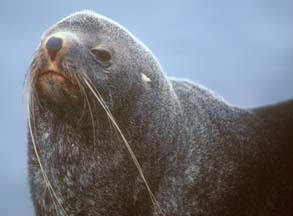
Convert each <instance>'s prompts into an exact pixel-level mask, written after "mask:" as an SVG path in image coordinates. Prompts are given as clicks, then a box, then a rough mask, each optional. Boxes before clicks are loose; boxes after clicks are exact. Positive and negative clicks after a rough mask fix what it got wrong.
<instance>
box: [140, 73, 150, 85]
mask: <svg viewBox="0 0 293 216" xmlns="http://www.w3.org/2000/svg"><path fill="white" fill-rule="evenodd" d="M141 79H142V80H143V81H144V82H146V83H150V82H152V80H151V79H150V78H149V77H148V76H147V75H145V74H144V73H141Z"/></svg>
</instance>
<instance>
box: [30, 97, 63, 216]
mask: <svg viewBox="0 0 293 216" xmlns="http://www.w3.org/2000/svg"><path fill="white" fill-rule="evenodd" d="M30 95H31V94H30V91H28V92H27V97H26V98H27V103H26V104H27V118H28V119H27V120H28V127H29V132H30V135H31V141H32V144H33V149H34V152H35V155H36V158H37V162H38V164H39V166H40V169H41V173H42V175H43V178H44V181H45V184H46V187H47V189H48V191H49V194H50V197H51V199H52V202H53V205H54V207H55V210H56V212H57V214H58V215H59V211H58V209H57V204H58V206H59V208H60V209H61V211H60V213H61V215H65V216H66V215H67V214H66V211H65V209H64V208H63V206H62V204H61V203H60V201H59V199H58V197H57V195H56V193H55V191H54V189H53V187H52V185H51V183H50V181H49V178H48V176H47V174H46V172H45V169H44V167H43V165H42V162H41V158H40V155H39V153H38V150H37V145H36V142H35V137H34V133H33V128H32V123H31V120H32V118H33V119H35V118H34V114H33V113H32V110H31V109H30V107H31V106H30V103H33V101H32V99H31V97H30ZM34 125H35V124H34ZM56 201H57V203H56Z"/></svg>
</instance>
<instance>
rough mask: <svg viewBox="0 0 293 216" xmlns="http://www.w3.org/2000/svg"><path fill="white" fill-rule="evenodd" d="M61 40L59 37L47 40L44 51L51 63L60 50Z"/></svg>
mask: <svg viewBox="0 0 293 216" xmlns="http://www.w3.org/2000/svg"><path fill="white" fill-rule="evenodd" d="M62 43H63V40H62V39H61V38H59V37H51V38H49V40H47V43H46V49H47V50H48V54H49V56H50V58H51V60H52V61H54V60H55V57H56V55H57V53H58V51H59V50H60V49H61V48H62Z"/></svg>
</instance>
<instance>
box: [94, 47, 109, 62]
mask: <svg viewBox="0 0 293 216" xmlns="http://www.w3.org/2000/svg"><path fill="white" fill-rule="evenodd" d="M91 52H92V54H93V55H94V56H95V57H96V59H97V60H98V61H100V62H103V63H107V62H109V61H110V60H111V57H112V56H111V52H110V51H109V50H106V49H105V48H93V49H91Z"/></svg>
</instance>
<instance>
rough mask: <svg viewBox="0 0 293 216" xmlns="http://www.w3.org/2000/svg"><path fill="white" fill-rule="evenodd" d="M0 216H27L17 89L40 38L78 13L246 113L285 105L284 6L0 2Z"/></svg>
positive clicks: (290, 56) (190, 0)
mask: <svg viewBox="0 0 293 216" xmlns="http://www.w3.org/2000/svg"><path fill="white" fill-rule="evenodd" d="M0 8H1V13H0V30H1V33H0V48H1V51H0V59H1V64H0V66H1V72H0V73H1V76H0V78H1V79H0V82H1V84H0V118H1V123H0V215H1V216H16V215H22V216H29V215H33V208H32V204H31V201H30V196H29V189H28V180H27V165H26V161H27V157H26V123H25V103H24V89H23V81H24V76H25V73H26V71H27V68H28V65H29V63H30V60H31V58H32V55H33V52H34V50H35V48H36V47H37V45H38V43H39V39H40V37H41V34H42V32H43V31H44V30H45V29H47V28H48V27H49V26H51V25H52V24H54V23H55V22H56V21H57V20H59V19H60V18H63V17H64V16H66V15H68V14H70V13H72V12H75V11H78V10H82V9H91V10H94V11H96V12H99V13H101V14H103V15H106V16H108V17H110V18H112V19H114V20H116V21H118V22H119V23H121V24H122V25H124V26H125V27H126V28H127V29H129V30H130V31H131V32H132V33H134V34H135V35H136V36H137V37H138V38H140V39H141V40H142V41H143V42H144V43H145V44H146V45H147V46H148V47H149V48H150V49H151V50H152V51H153V52H154V54H155V55H156V56H157V58H158V59H159V60H160V62H161V64H162V66H163V68H164V69H165V71H166V73H167V74H168V75H170V76H176V77H185V78H189V79H191V80H194V81H196V82H199V83H201V84H203V85H206V86H207V87H209V88H211V89H213V90H214V91H216V92H218V93H219V94H221V95H223V96H224V98H225V99H226V100H227V101H229V102H230V103H232V104H235V105H239V106H244V107H251V106H258V105H264V104H269V103H275V102H278V101H282V100H285V99H289V98H292V97H293V85H292V84H293V1H292V0H239V1H233V0H222V1H217V0H209V1H207V0H173V1H170V0H169V1H167V0H161V1H157V0H148V1H135V0H123V1H114V0H107V1H106V0H104V1H102V0H92V1H90V0H75V1H61V0H50V1H39V0H29V1H16V0H10V1H1V2H0Z"/></svg>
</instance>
